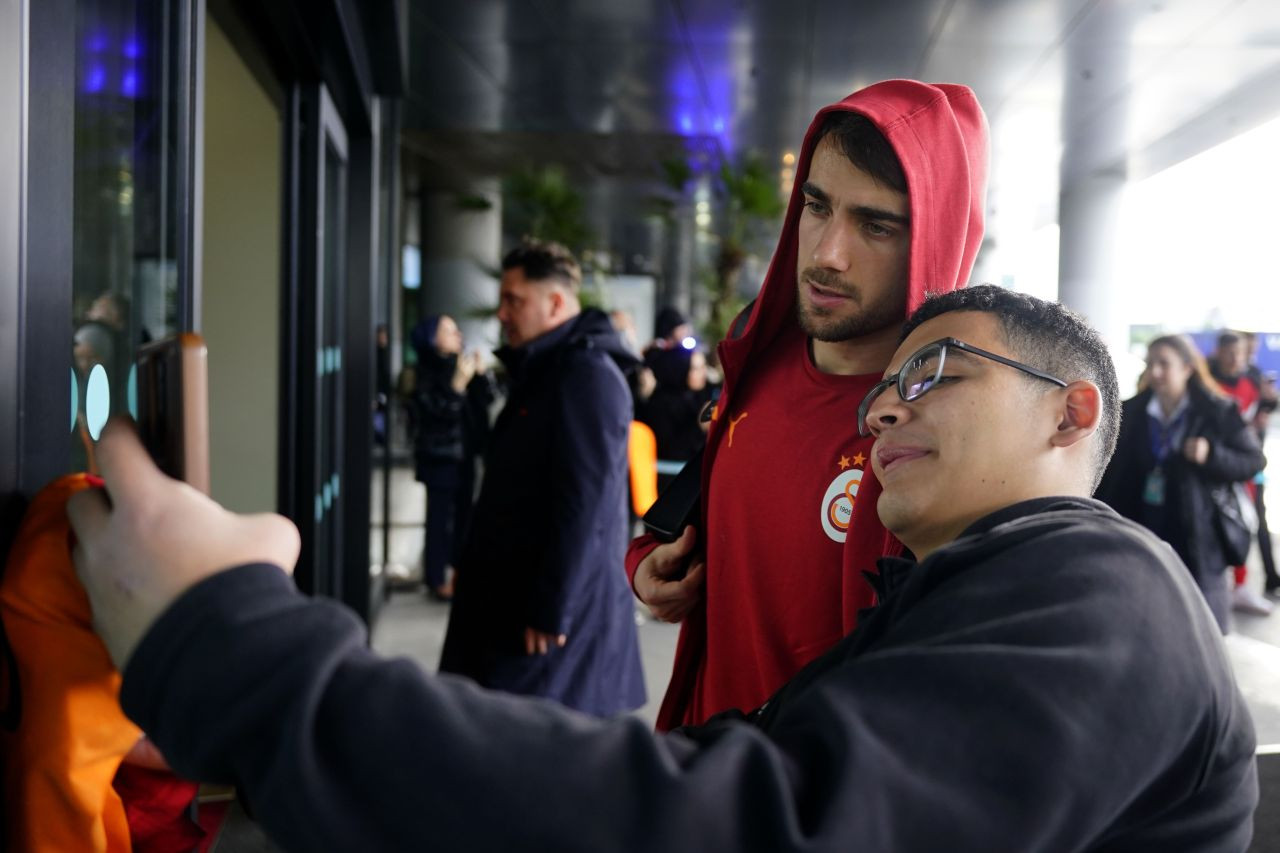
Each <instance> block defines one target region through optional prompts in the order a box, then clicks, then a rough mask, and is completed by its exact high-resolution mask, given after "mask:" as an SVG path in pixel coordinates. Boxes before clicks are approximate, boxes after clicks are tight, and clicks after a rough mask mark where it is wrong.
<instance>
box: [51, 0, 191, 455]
mask: <svg viewBox="0 0 1280 853" xmlns="http://www.w3.org/2000/svg"><path fill="white" fill-rule="evenodd" d="M182 6H183V4H181V3H173V2H167V0H150V2H148V0H81V2H78V3H77V4H76V95H75V161H74V170H75V175H74V208H73V217H74V220H73V229H74V231H73V234H74V238H73V239H74V259H73V263H74V272H73V276H72V312H73V313H72V317H71V336H72V339H71V387H72V412H71V419H70V420H71V424H72V430H71V433H72V435H71V448H72V449H71V458H70V460H69V464H70V466H71V468H72V469H73V470H83V469H86V468H91V467H92V463H93V449H92V445H93V442H95V441H96V440H97V435H98V432H99V431H100V429H101V425H102V423H103V422H105V418H106V416H107V415H108V414H116V413H119V412H129V411H131V410H132V408H133V407H136V401H135V400H134V399H133V397H134V395H133V394H131V393H130V389H131V386H132V383H133V370H132V368H133V361H134V351H135V350H136V348H137V346H138V345H139V344H141V343H144V342H146V341H148V340H153V339H158V338H161V337H164V336H166V335H169V334H172V333H174V332H175V331H177V327H178V321H177V302H178V299H177V288H178V283H179V275H178V265H177V259H176V257H177V245H178V237H179V234H180V226H181V225H182V222H184V221H185V218H186V212H185V211H180V210H178V209H177V199H178V197H179V196H178V184H179V181H178V177H179V176H178V171H177V164H178V163H179V162H182V161H183V159H184V158H182V157H180V156H179V154H180V153H181V152H179V150H178V145H179V142H178V140H179V138H180V136H179V133H178V127H179V125H178V122H179V119H180V116H181V115H182V114H183V113H184V112H185V107H186V105H185V104H184V103H182V102H181V100H180V99H181V98H182V97H183V94H182V93H184V92H185V91H186V90H187V86H186V85H185V81H186V71H185V69H184V68H183V62H182V59H181V56H182V53H183V51H182V50H181V39H180V35H179V34H180V26H179V25H178V21H177V20H176V16H179V15H180V14H181V8H182Z"/></svg>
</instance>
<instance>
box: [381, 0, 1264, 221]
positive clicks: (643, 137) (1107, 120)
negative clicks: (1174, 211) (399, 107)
mask: <svg viewBox="0 0 1280 853" xmlns="http://www.w3.org/2000/svg"><path fill="white" fill-rule="evenodd" d="M409 66H410V74H409V91H408V95H407V103H406V109H405V129H406V133H405V143H406V148H407V149H408V150H409V151H410V152H411V153H412V154H413V155H414V162H415V163H416V168H415V169H414V172H415V173H416V177H415V179H416V180H418V181H420V182H421V183H422V184H423V185H425V186H428V187H430V186H440V187H455V186H459V185H460V183H462V182H464V181H463V179H465V178H466V177H468V176H477V177H480V176H493V175H502V174H506V173H509V172H510V171H511V170H513V169H515V168H518V167H520V166H523V165H529V164H539V163H560V164H563V165H564V166H566V167H567V168H569V169H570V170H571V171H572V172H573V173H574V174H576V175H578V176H579V177H580V178H583V179H590V180H589V182H590V183H597V184H616V185H618V186H626V187H633V188H634V187H635V186H636V185H638V184H639V183H643V182H645V181H649V180H651V179H653V180H656V178H657V175H658V170H657V168H656V164H657V162H658V161H659V160H660V159H662V158H663V157H666V156H670V155H671V154H672V153H673V152H692V154H693V158H694V159H695V160H697V159H698V158H702V159H705V160H706V161H708V162H711V163H714V162H715V161H716V160H718V159H719V158H722V157H730V158H732V157H735V156H738V155H740V154H742V153H744V152H749V151H750V152H755V153H757V154H759V155H760V156H761V157H763V158H764V161H765V162H766V163H770V164H779V163H780V161H781V158H782V156H783V154H784V152H786V151H787V150H794V149H795V148H796V147H797V146H798V144H799V142H800V139H801V136H802V135H803V132H804V129H805V127H806V126H807V125H808V122H809V119H810V118H811V116H812V115H813V113H814V112H815V111H816V110H817V109H818V108H820V107H821V106H823V105H825V104H828V103H830V102H832V101H835V100H838V99H840V98H841V97H843V96H844V95H845V94H847V93H848V92H850V91H852V90H853V89H856V88H858V87H860V86H863V85H866V84H868V83H871V82H874V81H876V80H880V79H884V78H889V77H915V78H918V79H924V80H931V81H952V82H962V83H966V84H968V85H970V86H972V87H973V88H974V89H975V90H976V91H977V93H978V97H979V100H980V101H981V102H982V104H983V105H984V107H985V108H986V110H987V114H988V117H989V119H990V122H991V125H992V135H993V151H992V159H993V172H992V198H993V199H999V198H1001V197H1002V194H1003V195H1005V196H1008V195H1011V194H1017V195H1018V196H1019V198H1020V199H1021V200H1020V202H1019V209H1022V208H1024V207H1025V209H1027V210H1028V211H1031V215H1032V216H1034V217H1036V218H1039V219H1043V220H1045V221H1047V222H1052V221H1055V217H1056V209H1057V204H1056V201H1057V195H1058V187H1059V181H1060V179H1061V180H1062V181H1064V182H1065V183H1067V184H1069V183H1071V182H1074V181H1076V180H1079V179H1080V178H1082V177H1084V176H1087V175H1089V174H1091V173H1095V172H1110V173H1115V172H1117V171H1119V172H1120V173H1122V174H1126V175H1129V176H1142V175H1145V174H1149V173H1150V172H1152V171H1156V170H1158V169H1160V168H1163V167H1164V166H1167V165H1170V164H1172V163H1174V162H1177V161H1178V160H1180V159H1183V158H1184V157H1186V156H1188V155H1189V154H1192V153H1195V152H1197V151H1198V150H1201V149H1203V148H1205V147H1207V146H1208V145H1210V144H1213V143H1214V142H1217V141H1221V140H1222V139H1225V138H1227V137H1229V136H1231V135H1233V134H1234V133H1237V132H1239V131H1240V130H1243V129H1247V128H1248V127H1250V126H1252V125H1255V124H1258V123H1261V121H1262V120H1264V119H1266V118H1270V117H1271V116H1273V115H1275V114H1276V113H1277V112H1280V2H1277V0H1140V2H1139V0H876V2H855V0H736V1H735V0H524V2H515V1H514V0H513V2H494V0H451V1H450V2H440V0H431V2H428V0H410V37H409ZM627 195H628V194H627V193H623V194H622V195H620V196H618V198H625V197H627ZM637 197H638V196H637ZM993 203H995V202H994V201H993ZM620 215H622V214H620Z"/></svg>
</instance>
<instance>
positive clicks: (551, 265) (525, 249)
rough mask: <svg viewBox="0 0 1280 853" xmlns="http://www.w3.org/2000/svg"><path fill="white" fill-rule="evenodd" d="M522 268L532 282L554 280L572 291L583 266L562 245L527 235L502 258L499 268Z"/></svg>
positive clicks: (578, 280) (574, 290) (579, 284)
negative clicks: (534, 238)
mask: <svg viewBox="0 0 1280 853" xmlns="http://www.w3.org/2000/svg"><path fill="white" fill-rule="evenodd" d="M512 269H521V270H523V271H524V277H525V278H526V279H528V280H529V281H532V282H535V283H536V282H540V281H549V280H551V279H555V280H557V281H559V282H560V283H561V284H563V285H564V286H565V287H567V288H569V290H571V291H572V292H574V293H577V292H578V289H579V288H581V287H582V267H580V266H578V261H577V259H576V258H574V256H573V252H570V251H569V250H568V249H566V248H565V247H564V246H562V245H560V244H559V243H552V242H550V241H545V242H544V241H542V240H533V239H529V238H526V239H524V240H522V241H520V245H518V246H516V247H515V248H514V249H512V250H511V251H510V252H507V254H506V257H504V258H503V259H502V271H503V272H506V271H507V270H512Z"/></svg>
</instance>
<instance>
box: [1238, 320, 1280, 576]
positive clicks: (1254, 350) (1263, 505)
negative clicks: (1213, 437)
mask: <svg viewBox="0 0 1280 853" xmlns="http://www.w3.org/2000/svg"><path fill="white" fill-rule="evenodd" d="M1241 336H1242V337H1243V338H1244V343H1245V351H1246V352H1247V353H1248V364H1246V365H1245V375H1247V376H1248V377H1249V378H1250V379H1251V380H1253V383H1254V384H1255V385H1256V386H1258V411H1257V413H1256V414H1255V415H1254V416H1253V429H1254V432H1256V433H1257V434H1258V444H1260V445H1261V446H1262V448H1263V450H1266V446H1267V429H1268V428H1269V427H1270V423H1271V413H1272V412H1274V411H1275V410H1276V406H1277V404H1280V395H1277V393H1276V378H1275V374H1274V372H1272V373H1267V372H1264V371H1263V370H1262V368H1261V367H1259V366H1258V348H1259V346H1260V345H1261V343H1262V339H1261V337H1259V336H1258V335H1256V334H1254V333H1253V332H1242V333H1241ZM1253 484H1254V490H1255V493H1256V494H1255V496H1254V500H1255V503H1254V506H1255V508H1256V509H1257V511H1258V553H1259V554H1260V556H1261V557H1262V573H1263V577H1264V581H1263V583H1264V588H1265V589H1266V592H1267V594H1268V595H1280V573H1277V572H1276V558H1275V554H1274V552H1273V551H1272V547H1271V544H1272V543H1271V528H1270V526H1269V525H1268V524H1267V502H1266V491H1267V489H1266V485H1267V472H1266V469H1263V470H1262V471H1261V472H1259V473H1258V476H1257V477H1254V479H1253Z"/></svg>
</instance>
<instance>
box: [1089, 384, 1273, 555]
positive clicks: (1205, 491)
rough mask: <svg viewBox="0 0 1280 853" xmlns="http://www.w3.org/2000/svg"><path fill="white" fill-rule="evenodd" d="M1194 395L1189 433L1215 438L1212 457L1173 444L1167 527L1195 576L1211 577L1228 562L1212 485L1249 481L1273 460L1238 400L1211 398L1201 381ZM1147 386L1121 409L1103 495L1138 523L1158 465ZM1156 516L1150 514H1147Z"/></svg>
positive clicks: (1168, 469)
mask: <svg viewBox="0 0 1280 853" xmlns="http://www.w3.org/2000/svg"><path fill="white" fill-rule="evenodd" d="M1187 393H1188V394H1190V396H1191V403H1190V410H1189V413H1188V416H1187V417H1188V420H1187V432H1186V435H1187V436H1188V437H1190V436H1203V437H1204V438H1206V439H1208V440H1209V446H1210V451H1209V458H1208V459H1207V460H1206V461H1205V463H1204V464H1203V465H1196V464H1195V463H1193V462H1191V461H1190V460H1188V459H1187V458H1186V457H1185V456H1183V455H1182V453H1181V450H1180V448H1174V449H1173V451H1172V452H1171V453H1170V454H1169V457H1168V459H1167V460H1166V461H1165V464H1164V466H1163V467H1164V474H1165V496H1166V507H1167V508H1168V512H1169V513H1171V514H1172V516H1171V517H1169V518H1167V519H1165V523H1164V524H1162V525H1161V527H1162V530H1161V531H1160V532H1161V533H1162V534H1163V535H1164V536H1165V538H1166V539H1167V540H1168V542H1169V544H1171V545H1172V546H1173V548H1174V550H1175V551H1177V552H1178V556H1180V557H1181V558H1182V559H1183V561H1184V562H1185V563H1186V564H1187V567H1188V568H1189V569H1191V572H1192V574H1194V575H1195V576H1196V577H1200V578H1204V577H1211V576H1213V575H1214V574H1216V573H1220V572H1222V570H1223V569H1225V568H1226V567H1227V559H1226V557H1224V556H1223V553H1222V545H1221V544H1220V542H1219V540H1218V537H1217V534H1216V533H1215V532H1214V526H1213V513H1214V509H1213V502H1212V499H1211V498H1210V497H1209V491H1210V489H1212V488H1214V487H1215V486H1219V485H1221V484H1225V483H1234V482H1240V481H1242V480H1248V479H1250V478H1252V477H1253V476H1254V475H1255V474H1257V473H1258V472H1259V471H1261V470H1262V467H1263V466H1264V465H1265V464H1266V459H1265V458H1264V457H1263V455H1262V450H1261V448H1259V446H1258V440H1257V436H1256V435H1255V434H1254V432H1253V430H1252V429H1250V428H1249V426H1248V425H1247V424H1245V422H1244V421H1243V420H1242V419H1241V417H1240V412H1239V411H1238V410H1237V409H1236V405H1235V403H1234V402H1233V401H1232V400H1228V399H1225V398H1220V397H1214V396H1210V395H1209V394H1207V393H1205V392H1204V391H1202V390H1201V389H1200V388H1198V387H1197V386H1195V385H1191V386H1189V387H1188V389H1187ZM1151 395H1152V392H1151V391H1150V390H1149V389H1148V390H1147V391H1144V392H1142V393H1140V394H1138V395H1137V396H1136V397H1132V398H1130V399H1128V400H1125V401H1124V404H1123V407H1122V409H1121V414H1120V437H1119V439H1118V441H1117V442H1116V451H1115V454H1114V455H1112V457H1111V462H1110V464H1108V466H1107V470H1106V473H1105V474H1104V475H1103V478H1102V483H1101V484H1100V485H1099V486H1098V490H1097V493H1096V496H1097V498H1098V499H1099V500H1101V501H1104V502H1106V503H1107V504H1109V505H1111V506H1112V507H1113V508H1114V509H1115V510H1116V512H1118V513H1120V514H1121V515H1123V516H1125V517H1126V518H1131V519H1133V520H1135V521H1138V522H1139V523H1142V522H1143V521H1144V519H1145V513H1146V512H1147V510H1146V509H1145V508H1144V504H1143V499H1142V495H1143V489H1144V487H1145V484H1146V479H1147V475H1148V473H1149V472H1150V471H1151V470H1152V469H1153V468H1154V467H1155V465H1156V459H1155V454H1154V452H1153V451H1152V449H1151V440H1150V435H1149V432H1148V429H1149V427H1148V421H1149V417H1150V416H1149V415H1147V404H1148V403H1149V402H1150V401H1151ZM1146 520H1149V519H1146Z"/></svg>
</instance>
